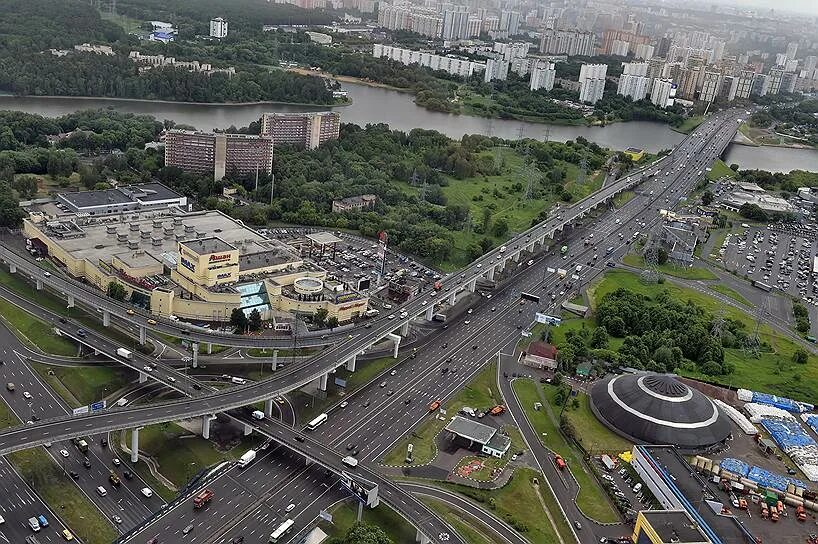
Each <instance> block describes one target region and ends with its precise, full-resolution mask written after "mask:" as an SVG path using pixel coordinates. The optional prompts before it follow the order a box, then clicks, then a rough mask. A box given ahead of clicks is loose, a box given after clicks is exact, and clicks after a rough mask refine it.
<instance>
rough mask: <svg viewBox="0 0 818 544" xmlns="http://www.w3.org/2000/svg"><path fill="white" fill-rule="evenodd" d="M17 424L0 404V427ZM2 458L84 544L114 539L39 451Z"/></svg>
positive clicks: (111, 530)
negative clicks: (8, 462) (6, 460)
mask: <svg viewBox="0 0 818 544" xmlns="http://www.w3.org/2000/svg"><path fill="white" fill-rule="evenodd" d="M19 423H20V421H19V420H18V419H17V418H16V417H15V416H14V414H13V413H12V412H11V410H9V408H8V405H7V404H6V403H5V402H3V401H0V425H2V427H3V428H5V427H8V426H11V425H18V424H19ZM6 459H8V460H9V461H10V462H11V464H12V465H14V467H15V468H16V469H17V471H18V472H19V473H20V476H21V477H22V478H23V480H25V481H26V482H27V483H28V485H30V486H31V487H32V488H33V489H34V490H35V491H36V492H37V494H38V495H40V497H42V499H43V501H44V502H45V503H46V504H48V506H49V507H50V508H51V509H52V510H54V511H55V512H59V516H60V518H62V520H63V521H64V522H65V523H66V524H67V525H68V527H69V528H70V530H71V531H72V532H73V533H74V534H75V535H76V536H77V537H79V538H81V539H82V540H83V541H84V542H87V543H88V544H107V543H108V542H111V541H113V540H114V539H115V538H116V536H117V533H116V531H115V530H114V527H113V526H112V525H111V524H110V523H109V522H108V520H107V519H106V518H105V516H104V515H103V514H102V513H101V512H100V511H99V510H98V509H97V507H96V506H94V504H93V503H91V501H90V500H89V499H88V498H87V497H86V496H85V495H84V494H83V493H82V491H80V489H79V488H78V487H77V486H76V485H74V484H73V482H71V479H70V478H69V477H68V476H67V475H65V474H64V473H63V472H62V470H61V469H60V467H59V465H57V463H55V462H54V460H53V459H52V458H51V457H50V456H49V455H48V454H47V453H46V452H45V450H44V449H43V448H32V449H28V450H23V451H18V452H16V453H12V454H9V455H8V456H6ZM14 477H15V476H8V478H14Z"/></svg>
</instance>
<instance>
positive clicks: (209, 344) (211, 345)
mask: <svg viewBox="0 0 818 544" xmlns="http://www.w3.org/2000/svg"><path fill="white" fill-rule="evenodd" d="M207 354H208V355H212V354H213V342H208V343H207Z"/></svg>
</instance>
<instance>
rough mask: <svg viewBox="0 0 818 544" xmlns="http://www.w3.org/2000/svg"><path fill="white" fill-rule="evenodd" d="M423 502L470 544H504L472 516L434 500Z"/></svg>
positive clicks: (426, 499) (425, 499)
mask: <svg viewBox="0 0 818 544" xmlns="http://www.w3.org/2000/svg"><path fill="white" fill-rule="evenodd" d="M421 501H423V502H425V503H426V505H427V506H428V507H429V508H431V509H432V510H434V511H435V512H437V513H438V514H440V515H441V516H443V519H445V520H446V521H447V522H449V524H450V525H451V526H452V527H454V528H455V530H456V531H457V532H458V533H460V535H461V536H462V537H463V538H464V539H466V542H468V543H469V544H502V543H501V542H500V541H498V540H495V539H494V532H493V531H491V530H490V529H489V528H487V527H486V526H485V525H483V524H482V523H481V522H479V521H477V520H476V519H475V518H473V517H472V516H469V515H467V514H463V513H461V512H460V511H459V510H455V509H453V508H449V506H447V505H446V504H445V503H443V502H440V501H436V500H434V499H429V498H426V497H424V498H422V499H421Z"/></svg>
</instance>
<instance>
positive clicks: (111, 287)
mask: <svg viewBox="0 0 818 544" xmlns="http://www.w3.org/2000/svg"><path fill="white" fill-rule="evenodd" d="M106 293H107V294H108V296H109V297H111V298H112V299H114V300H125V295H126V292H125V287H124V286H123V285H122V284H121V283H118V282H115V281H112V282H109V283H108V288H107V289H106Z"/></svg>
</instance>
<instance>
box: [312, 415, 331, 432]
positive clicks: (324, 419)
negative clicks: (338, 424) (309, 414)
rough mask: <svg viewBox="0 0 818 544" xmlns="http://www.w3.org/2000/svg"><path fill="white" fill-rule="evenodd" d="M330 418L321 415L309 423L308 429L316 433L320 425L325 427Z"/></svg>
mask: <svg viewBox="0 0 818 544" xmlns="http://www.w3.org/2000/svg"><path fill="white" fill-rule="evenodd" d="M327 419H328V416H327V414H321V415H319V416H318V417H316V418H315V419H313V420H312V421H310V422H309V423H307V429H309V430H311V431H314V430H315V429H316V428H317V427H318V426H319V425H323V424H324V423H326V422H327Z"/></svg>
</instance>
